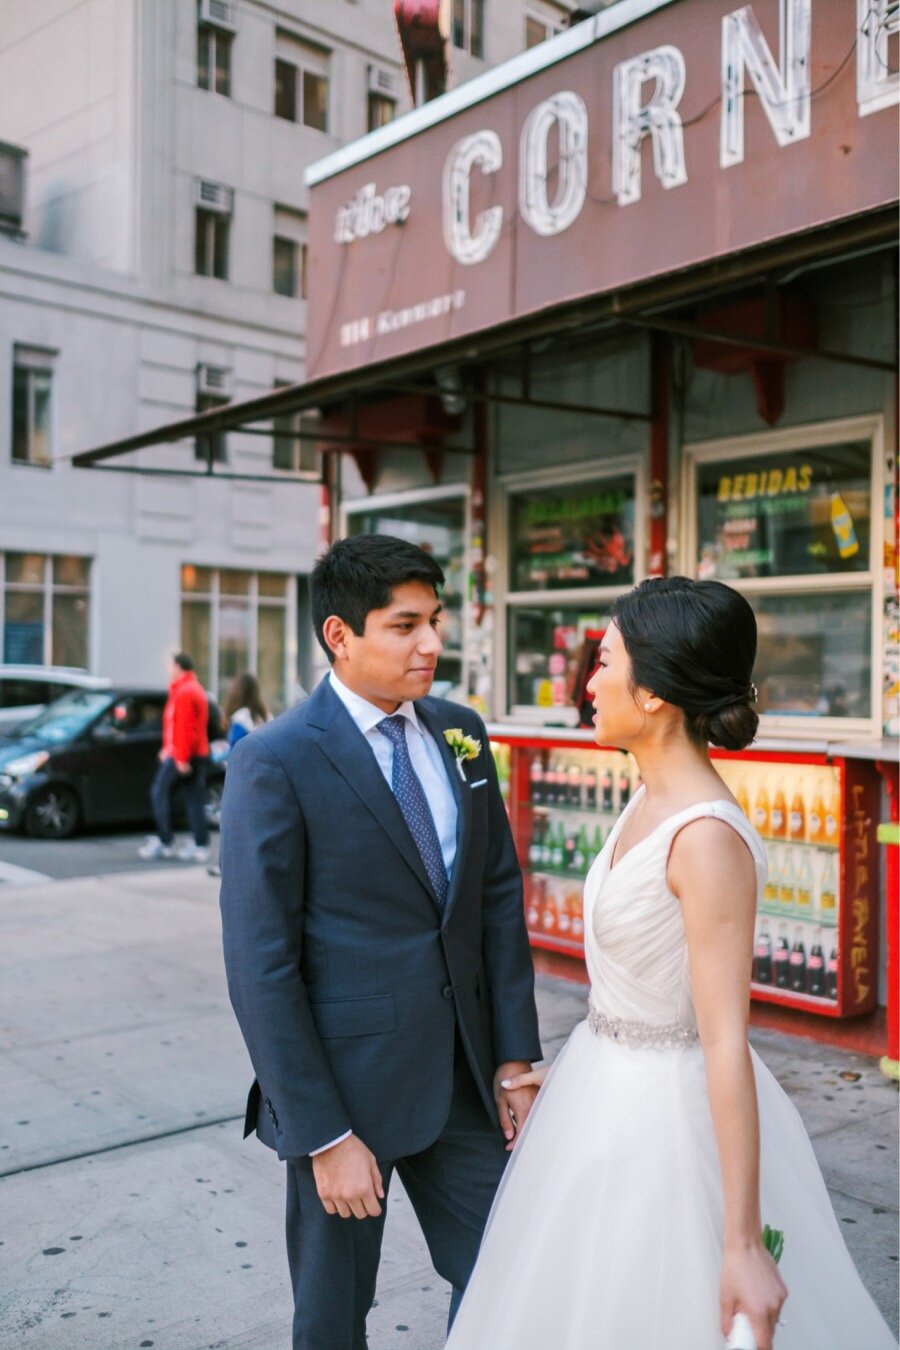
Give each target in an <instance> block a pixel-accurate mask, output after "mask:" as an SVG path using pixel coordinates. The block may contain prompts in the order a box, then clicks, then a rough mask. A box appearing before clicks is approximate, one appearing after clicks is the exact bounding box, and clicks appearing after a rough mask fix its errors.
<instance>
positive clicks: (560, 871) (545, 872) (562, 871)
mask: <svg viewBox="0 0 900 1350" xmlns="http://www.w3.org/2000/svg"><path fill="white" fill-rule="evenodd" d="M591 861H592V862H593V859H591ZM522 870H523V872H527V873H528V875H529V876H532V877H562V878H563V879H564V880H565V881H577V882H580V883H581V884H582V885H583V884H584V880H585V878H586V876H587V872H573V871H572V869H571V868H568V867H545V866H544V864H543V863H542V864H541V866H540V867H523V869H522Z"/></svg>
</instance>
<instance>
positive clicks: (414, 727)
mask: <svg viewBox="0 0 900 1350" xmlns="http://www.w3.org/2000/svg"><path fill="white" fill-rule="evenodd" d="M328 678H329V680H330V681H331V687H332V689H333V690H334V692H335V693H336V694H337V696H338V698H339V699H340V700H341V702H342V703H343V705H344V707H345V708H346V709H347V711H348V713H349V714H350V716H351V717H352V718H353V721H354V722H355V723H356V725H357V727H358V728H359V730H360V731H361V732H362V734H363V735H364V736H365V738H366V740H367V741H368V742H369V745H370V746H371V748H372V752H373V754H374V755H375V758H376V760H377V761H378V767H379V768H380V769H381V772H382V773H383V774H384V777H385V781H386V782H387V785H388V787H390V786H391V772H392V769H393V765H394V745H393V742H392V741H391V740H389V739H388V737H387V736H385V735H384V734H383V733H382V732H380V731H379V730H378V723H379V722H381V721H383V720H384V718H385V717H390V716H394V717H403V718H404V720H405V723H406V745H407V748H408V749H409V757H410V759H411V760H412V766H413V768H414V769H415V771H416V775H417V777H418V779H419V782H420V783H421V784H422V789H423V791H424V793H425V799H426V801H427V802H428V805H429V807H430V809H431V814H432V816H433V817H434V826H435V829H436V830H437V836H438V840H439V841H440V845H441V853H442V854H443V856H444V866H445V867H446V869H447V875H448V876H449V875H450V873H451V871H452V869H453V863H454V860H455V858H456V819H457V814H458V812H457V806H456V798H455V797H454V795H453V788H452V787H451V786H450V783H449V781H448V779H447V771H446V769H445V767H444V761H443V759H442V758H441V752H440V749H439V748H438V746H437V745H436V744H435V742H434V740H433V738H432V737H431V735H430V734H429V733H428V732H427V731H426V730H425V728H424V727H423V726H422V723H421V722H420V721H419V719H418V717H417V716H416V710H415V707H414V705H413V704H412V703H411V702H409V701H408V700H407V702H406V703H401V704H400V707H399V708H397V709H396V711H395V712H394V713H393V714H391V713H386V712H385V711H384V710H383V709H382V708H376V706H375V704H374V703H370V702H369V701H368V699H365V698H361V697H360V695H359V694H355V693H354V692H353V690H352V689H348V688H347V686H346V685H345V684H342V683H341V681H340V680H339V679H338V677H337V675H336V674H335V673H334V670H331V671H330V672H329V675H328ZM352 1133H353V1131H352V1130H347V1132H346V1134H342V1135H340V1136H339V1137H338V1138H337V1139H332V1140H331V1142H330V1143H328V1144H323V1145H322V1147H321V1148H317V1149H314V1150H313V1152H312V1153H311V1154H310V1157H312V1158H314V1157H315V1156H316V1154H317V1153H324V1152H325V1151H326V1149H329V1148H334V1146H335V1144H340V1143H342V1142H343V1140H345V1139H349V1137H350V1135H351V1134H352Z"/></svg>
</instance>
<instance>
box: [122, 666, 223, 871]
mask: <svg viewBox="0 0 900 1350" xmlns="http://www.w3.org/2000/svg"><path fill="white" fill-rule="evenodd" d="M169 679H170V684H169V697H168V699H167V701H166V707H165V711H164V712H163V743H162V749H161V750H160V752H159V768H158V769H157V771H156V776H155V778H154V779H153V786H152V787H151V789H150V801H151V803H152V806H153V815H154V818H155V820H156V829H157V833H156V834H155V835H151V836H150V838H149V839H148V840H147V842H146V843H145V844H143V845H142V846H141V848H140V849H139V850H138V853H139V856H140V857H141V858H144V859H147V860H151V859H155V858H180V859H181V860H182V861H183V862H206V860H207V859H208V858H209V826H208V825H207V821H206V764H207V759H208V757H209V740H208V738H207V734H206V726H207V719H208V707H207V698H206V694H205V693H204V691H203V688H202V686H201V684H200V681H199V680H198V679H197V676H196V675H195V674H194V662H193V659H192V657H190V656H189V655H188V653H187V652H178V654H177V655H176V656H174V657H173V658H172V661H171V664H170V666H169ZM179 791H182V792H183V793H184V797H185V804H186V806H187V813H188V821H189V823H190V827H191V833H192V834H193V836H194V842H193V843H192V844H184V845H182V847H180V848H177V849H176V847H175V837H174V835H173V833H172V804H173V800H174V797H175V794H176V793H177V792H179Z"/></svg>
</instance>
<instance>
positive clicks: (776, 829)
mask: <svg viewBox="0 0 900 1350" xmlns="http://www.w3.org/2000/svg"><path fill="white" fill-rule="evenodd" d="M769 819H770V825H769V829H770V833H771V835H772V838H773V839H786V838H787V832H788V812H787V802H786V800H785V796H784V787H783V785H782V784H781V783H779V784H778V787H777V789H776V791H775V800H774V801H773V802H772V814H771V816H770V818H769Z"/></svg>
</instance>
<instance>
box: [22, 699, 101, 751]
mask: <svg viewBox="0 0 900 1350" xmlns="http://www.w3.org/2000/svg"><path fill="white" fill-rule="evenodd" d="M108 703H109V694H94V693H90V692H89V691H88V690H86V689H77V690H73V691H72V693H70V694H63V696H62V698H58V699H55V700H54V701H53V703H51V704H49V705H48V706H47V707H46V708H45V709H44V711H43V712H42V713H40V714H39V716H37V717H33V718H32V719H31V721H29V722H26V723H25V724H24V725H23V726H21V727H17V728H16V735H17V737H19V738H24V737H26V736H40V738H41V740H42V741H52V742H54V743H55V744H62V742H63V741H70V740H72V738H73V737H75V736H77V735H79V733H80V732H82V731H84V729H85V727H86V726H87V725H88V723H89V722H92V721H93V720H94V718H95V717H96V716H97V714H98V713H99V712H102V711H103V709H104V708H105V707H106V706H107V704H108Z"/></svg>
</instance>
